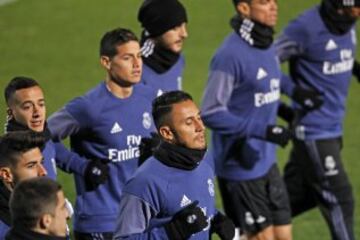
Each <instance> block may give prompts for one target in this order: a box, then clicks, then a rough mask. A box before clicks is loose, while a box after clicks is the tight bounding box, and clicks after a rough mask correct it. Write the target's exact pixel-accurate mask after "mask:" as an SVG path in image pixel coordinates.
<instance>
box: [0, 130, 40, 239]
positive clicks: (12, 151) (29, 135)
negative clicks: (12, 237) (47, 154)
mask: <svg viewBox="0 0 360 240" xmlns="http://www.w3.org/2000/svg"><path fill="white" fill-rule="evenodd" d="M44 144H45V139H44V137H43V135H42V134H40V133H36V132H31V131H17V132H12V133H7V134H5V135H4V136H2V137H0V239H4V236H5V234H6V232H7V231H8V230H9V228H10V225H11V218H10V210H9V201H10V196H11V192H12V191H13V190H14V187H15V185H17V184H18V183H19V182H21V181H23V180H25V179H29V178H34V177H40V176H45V175H46V174H47V172H46V169H45V167H44V166H43V156H42V154H41V149H42V148H43V146H44Z"/></svg>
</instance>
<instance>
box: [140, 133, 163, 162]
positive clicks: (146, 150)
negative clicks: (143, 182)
mask: <svg viewBox="0 0 360 240" xmlns="http://www.w3.org/2000/svg"><path fill="white" fill-rule="evenodd" d="M150 134H151V137H143V138H141V143H140V145H139V151H140V156H139V166H140V165H141V164H143V163H144V162H145V160H146V159H148V158H149V157H151V156H152V155H153V153H154V150H155V149H156V148H157V146H159V144H160V142H161V138H160V136H159V134H157V133H155V132H152V133H150Z"/></svg>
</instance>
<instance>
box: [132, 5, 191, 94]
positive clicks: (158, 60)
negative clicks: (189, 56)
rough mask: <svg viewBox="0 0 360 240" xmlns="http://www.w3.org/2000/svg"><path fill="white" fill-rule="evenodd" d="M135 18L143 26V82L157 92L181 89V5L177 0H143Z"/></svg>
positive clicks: (183, 24)
mask: <svg viewBox="0 0 360 240" xmlns="http://www.w3.org/2000/svg"><path fill="white" fill-rule="evenodd" d="M138 20H139V22H140V23H141V26H142V27H143V32H142V38H141V46H142V48H141V51H142V55H143V61H144V67H143V74H142V80H141V81H142V83H143V84H145V85H149V86H151V87H152V88H154V89H155V90H156V91H157V94H158V95H161V94H162V93H163V92H165V91H171V90H180V89H181V88H182V86H181V85H182V71H183V68H184V65H185V60H184V57H183V56H182V54H181V50H182V47H183V43H184V40H185V39H186V38H187V36H188V34H187V29H186V23H187V15H186V10H185V8H184V6H183V5H182V4H181V3H180V2H179V1H178V0H145V1H144V2H143V4H142V5H141V7H140V9H139V13H138Z"/></svg>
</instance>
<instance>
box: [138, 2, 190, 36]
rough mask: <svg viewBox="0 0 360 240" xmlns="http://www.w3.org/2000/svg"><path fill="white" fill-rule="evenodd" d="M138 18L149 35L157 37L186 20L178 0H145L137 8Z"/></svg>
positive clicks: (182, 7)
mask: <svg viewBox="0 0 360 240" xmlns="http://www.w3.org/2000/svg"><path fill="white" fill-rule="evenodd" d="M138 20H139V22H141V26H142V27H143V28H144V29H145V30H146V31H147V32H148V33H149V34H150V37H157V36H160V35H161V34H163V33H165V32H167V31H168V30H170V29H172V28H174V27H176V26H179V25H181V24H182V23H184V22H187V16H186V10H185V8H184V6H183V5H182V4H181V3H180V2H179V1H178V0H145V1H144V3H143V4H142V5H141V7H140V9H139V13H138Z"/></svg>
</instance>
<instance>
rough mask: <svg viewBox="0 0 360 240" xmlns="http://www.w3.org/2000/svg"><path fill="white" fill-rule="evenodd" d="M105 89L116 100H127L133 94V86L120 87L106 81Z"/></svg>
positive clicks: (110, 81)
mask: <svg viewBox="0 0 360 240" xmlns="http://www.w3.org/2000/svg"><path fill="white" fill-rule="evenodd" d="M105 83H106V87H107V89H108V90H109V91H110V92H111V93H112V94H113V95H114V96H115V97H117V98H128V97H130V96H131V94H132V92H133V88H134V86H133V85H131V86H121V85H119V84H118V83H116V82H114V81H112V80H109V79H107V80H106V81H105Z"/></svg>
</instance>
